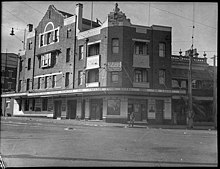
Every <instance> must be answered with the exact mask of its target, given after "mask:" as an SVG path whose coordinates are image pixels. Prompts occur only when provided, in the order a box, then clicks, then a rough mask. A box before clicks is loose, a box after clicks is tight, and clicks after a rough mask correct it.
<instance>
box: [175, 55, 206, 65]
mask: <svg viewBox="0 0 220 169" xmlns="http://www.w3.org/2000/svg"><path fill="white" fill-rule="evenodd" d="M171 59H172V61H174V62H189V57H188V56H171ZM192 62H193V63H203V64H206V63H207V58H198V57H193V60H192Z"/></svg>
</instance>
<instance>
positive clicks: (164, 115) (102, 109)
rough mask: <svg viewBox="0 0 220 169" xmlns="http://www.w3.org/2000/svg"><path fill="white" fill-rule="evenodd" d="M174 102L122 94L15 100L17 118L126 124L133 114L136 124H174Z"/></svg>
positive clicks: (156, 97) (164, 98)
mask: <svg viewBox="0 0 220 169" xmlns="http://www.w3.org/2000/svg"><path fill="white" fill-rule="evenodd" d="M171 101H172V99H171V96H165V95H164V96H150V95H144V94H143V95H137V94H135V93H133V94H121V93H119V92H118V94H117V93H111V92H108V93H107V92H103V93H96V92H94V93H90V94H89V95H87V94H85V93H83V94H82V93H78V94H76V95H64V96H58V95H54V96H40V97H28V98H23V99H15V103H14V115H16V116H18V115H25V116H45V117H50V118H54V119H85V120H103V121H106V122H118V123H127V121H128V120H129V114H130V113H131V112H132V111H134V113H135V120H136V121H140V122H141V121H142V122H146V121H147V122H148V123H151V124H172V110H171V108H172V105H171Z"/></svg>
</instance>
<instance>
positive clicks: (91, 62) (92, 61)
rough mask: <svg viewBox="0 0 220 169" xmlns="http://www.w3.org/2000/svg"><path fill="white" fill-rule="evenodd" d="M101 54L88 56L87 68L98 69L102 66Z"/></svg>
mask: <svg viewBox="0 0 220 169" xmlns="http://www.w3.org/2000/svg"><path fill="white" fill-rule="evenodd" d="M99 59H100V55H94V56H90V57H87V62H86V69H96V68H99V67H100V61H99Z"/></svg>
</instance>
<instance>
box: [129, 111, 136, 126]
mask: <svg viewBox="0 0 220 169" xmlns="http://www.w3.org/2000/svg"><path fill="white" fill-rule="evenodd" d="M134 121H135V115H134V112H133V111H132V112H131V114H130V123H129V126H132V127H133V126H134Z"/></svg>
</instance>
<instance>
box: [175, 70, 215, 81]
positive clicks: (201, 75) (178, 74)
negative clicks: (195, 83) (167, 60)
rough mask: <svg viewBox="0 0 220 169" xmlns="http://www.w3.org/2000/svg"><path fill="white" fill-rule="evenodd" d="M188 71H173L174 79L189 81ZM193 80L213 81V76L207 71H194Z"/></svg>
mask: <svg viewBox="0 0 220 169" xmlns="http://www.w3.org/2000/svg"><path fill="white" fill-rule="evenodd" d="M188 72H189V71H188V70H186V69H175V68H173V69H172V78H178V79H180V78H182V79H188ZM192 79H196V80H212V77H211V74H210V73H209V72H208V71H207V70H192Z"/></svg>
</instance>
